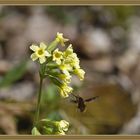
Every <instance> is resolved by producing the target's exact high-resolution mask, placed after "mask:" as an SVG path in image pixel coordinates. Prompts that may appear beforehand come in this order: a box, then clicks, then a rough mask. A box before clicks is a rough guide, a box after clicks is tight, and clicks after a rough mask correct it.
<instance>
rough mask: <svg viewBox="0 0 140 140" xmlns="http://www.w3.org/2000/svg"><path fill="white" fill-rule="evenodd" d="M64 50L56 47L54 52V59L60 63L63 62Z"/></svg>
mask: <svg viewBox="0 0 140 140" xmlns="http://www.w3.org/2000/svg"><path fill="white" fill-rule="evenodd" d="M62 54H63V53H62V52H61V51H59V50H58V49H56V50H55V51H54V52H53V61H55V62H56V63H57V64H58V65H60V64H61V59H62V58H63V57H62Z"/></svg>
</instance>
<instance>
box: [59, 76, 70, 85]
mask: <svg viewBox="0 0 140 140" xmlns="http://www.w3.org/2000/svg"><path fill="white" fill-rule="evenodd" d="M59 78H60V80H62V81H64V82H66V83H70V82H71V75H70V74H59Z"/></svg>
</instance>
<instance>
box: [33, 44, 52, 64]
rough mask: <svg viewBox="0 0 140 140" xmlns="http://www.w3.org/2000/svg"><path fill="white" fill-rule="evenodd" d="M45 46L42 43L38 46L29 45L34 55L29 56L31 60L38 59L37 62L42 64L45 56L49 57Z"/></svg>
mask: <svg viewBox="0 0 140 140" xmlns="http://www.w3.org/2000/svg"><path fill="white" fill-rule="evenodd" d="M46 48H47V46H46V45H45V44H44V43H40V46H36V45H31V46H30V49H31V50H32V51H34V53H32V54H31V59H32V60H33V61H35V60H37V59H39V62H40V63H41V64H42V63H44V62H45V61H46V56H47V57H49V56H51V55H50V54H49V53H48V51H47V50H46Z"/></svg>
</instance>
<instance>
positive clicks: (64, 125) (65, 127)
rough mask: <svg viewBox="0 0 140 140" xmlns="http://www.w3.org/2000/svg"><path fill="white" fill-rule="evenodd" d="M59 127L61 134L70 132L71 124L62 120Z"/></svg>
mask: <svg viewBox="0 0 140 140" xmlns="http://www.w3.org/2000/svg"><path fill="white" fill-rule="evenodd" d="M58 127H59V130H60V132H62V131H65V132H66V131H68V127H69V123H68V122H67V121H65V120H61V121H60V122H58Z"/></svg>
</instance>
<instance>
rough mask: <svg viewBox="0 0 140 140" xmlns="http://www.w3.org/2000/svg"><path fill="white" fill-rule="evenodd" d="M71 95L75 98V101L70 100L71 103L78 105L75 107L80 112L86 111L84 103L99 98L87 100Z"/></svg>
mask: <svg viewBox="0 0 140 140" xmlns="http://www.w3.org/2000/svg"><path fill="white" fill-rule="evenodd" d="M71 95H72V96H74V97H75V100H71V102H73V103H76V104H77V105H78V106H77V107H78V109H79V110H80V112H84V111H85V109H86V104H85V102H90V101H93V100H95V99H97V98H98V97H99V96H95V97H92V98H89V99H83V98H82V97H80V96H77V95H74V94H71Z"/></svg>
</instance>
